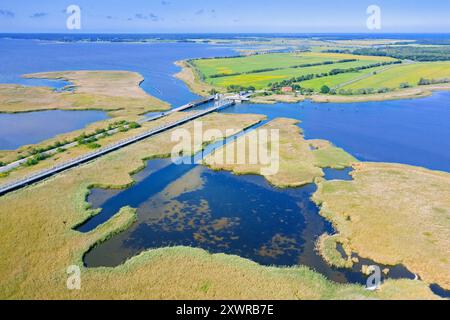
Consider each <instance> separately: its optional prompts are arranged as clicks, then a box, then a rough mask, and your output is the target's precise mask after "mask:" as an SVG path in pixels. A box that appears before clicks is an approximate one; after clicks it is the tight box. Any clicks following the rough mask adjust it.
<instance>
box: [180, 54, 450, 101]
mask: <svg viewBox="0 0 450 320" xmlns="http://www.w3.org/2000/svg"><path fill="white" fill-rule="evenodd" d="M188 66H190V67H191V68H192V69H193V72H194V73H195V74H196V75H197V76H196V82H198V83H202V84H204V85H205V86H209V88H214V89H215V90H216V91H219V92H224V91H227V90H228V91H237V90H239V89H240V88H242V89H246V88H248V89H255V90H266V91H267V90H268V91H270V92H272V94H278V95H279V94H280V89H281V87H283V86H292V87H293V88H294V89H295V90H296V91H299V93H301V94H303V95H305V94H306V95H311V94H315V96H314V97H313V99H314V100H317V99H319V98H320V96H319V95H318V94H319V93H320V94H322V95H323V94H324V93H328V92H327V91H325V92H321V91H322V90H321V89H322V88H323V87H324V86H326V87H328V88H329V94H328V95H331V96H335V97H334V98H332V97H330V98H329V99H331V100H337V99H340V97H339V96H347V97H348V96H355V95H357V96H358V97H357V96H355V97H354V99H357V100H358V101H359V100H360V97H359V96H366V97H367V99H369V97H368V95H372V96H373V98H374V99H375V98H377V96H375V95H374V94H378V95H379V96H380V98H381V95H383V98H382V100H385V99H386V98H390V97H392V98H395V97H396V96H398V95H399V94H400V93H401V92H403V91H405V93H406V94H407V93H408V92H409V91H408V90H406V89H407V88H417V90H419V91H420V92H417V90H415V91H413V90H410V92H411V94H413V95H415V96H424V95H427V94H429V92H431V91H432V90H433V88H434V86H424V85H438V84H440V86H439V88H440V89H442V87H446V84H447V83H448V82H449V79H450V62H446V61H442V62H441V61H436V62H414V61H409V60H404V61H402V60H398V59H396V58H392V57H386V56H367V55H356V54H350V53H345V52H336V53H335V52H317V51H311V52H291V53H266V54H255V55H249V56H239V57H229V58H213V59H198V60H190V61H189V64H188ZM421 80H422V81H421ZM419 82H421V83H420V85H419ZM422 82H423V83H422ZM400 89H404V90H402V91H400ZM327 90H328V89H327ZM407 95H408V94H407ZM348 99H350V100H352V101H353V99H351V98H348ZM319 100H324V99H319ZM325 100H328V99H325Z"/></svg>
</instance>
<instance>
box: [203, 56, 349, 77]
mask: <svg viewBox="0 0 450 320" xmlns="http://www.w3.org/2000/svg"><path fill="white" fill-rule="evenodd" d="M355 61H358V59H342V60H338V61H323V62H316V63H304V64H299V65H293V66H290V67H287V68H283V67H279V68H264V69H256V70H251V71H245V72H233V73H217V74H213V75H210V76H209V78H212V79H213V78H222V77H231V76H240V75H243V74H253V73H262V72H270V71H277V70H283V69H298V68H309V67H317V66H323V65H330V64H337V63H345V62H355Z"/></svg>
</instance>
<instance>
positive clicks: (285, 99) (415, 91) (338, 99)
mask: <svg viewBox="0 0 450 320" xmlns="http://www.w3.org/2000/svg"><path fill="white" fill-rule="evenodd" d="M175 64H176V65H177V66H178V67H180V68H181V69H182V70H181V71H180V72H179V73H177V74H175V77H176V78H177V79H179V80H181V81H183V82H184V83H185V84H186V85H187V86H188V87H189V89H191V90H192V91H193V92H194V93H196V94H199V95H201V96H206V95H208V93H207V92H206V91H204V88H208V89H210V90H212V89H215V90H216V91H218V92H220V93H222V92H224V91H225V89H224V88H220V87H215V86H213V85H210V84H208V83H205V82H204V81H202V80H200V79H199V76H198V74H197V71H196V70H195V69H194V68H192V66H190V65H189V63H188V60H179V61H176V62H175ZM438 91H450V84H437V85H426V86H416V87H413V88H407V89H399V90H395V91H391V92H388V93H380V94H368V95H353V96H345V95H322V94H313V95H310V96H305V95H298V96H294V95H292V94H284V95H279V94H271V95H267V96H258V97H255V98H251V100H250V102H251V103H261V104H276V103H298V102H302V101H305V100H310V101H312V102H315V103H355V102H376V101H392V100H408V99H418V98H425V97H429V96H431V95H432V94H433V93H434V92H438Z"/></svg>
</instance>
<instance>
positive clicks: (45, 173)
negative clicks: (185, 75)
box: [0, 96, 235, 196]
mask: <svg viewBox="0 0 450 320" xmlns="http://www.w3.org/2000/svg"><path fill="white" fill-rule="evenodd" d="M213 100H215V97H214V96H210V97H207V98H204V99H200V100H197V101H193V102H191V103H188V104H186V105H183V106H181V107H178V108H175V109H171V110H170V111H167V112H162V113H160V114H157V115H154V116H152V117H149V118H144V119H142V120H140V123H141V124H142V123H144V122H148V121H154V120H157V119H160V118H163V117H166V116H168V115H170V114H172V113H175V112H179V111H184V110H187V109H190V108H194V107H196V106H199V105H201V104H205V103H208V102H211V101H213ZM234 104H235V102H234V100H228V99H226V100H218V101H216V102H215V104H214V106H213V107H210V108H207V109H205V110H201V111H198V112H195V113H193V114H190V115H188V116H187V117H185V118H183V119H181V120H178V121H174V122H171V123H168V124H165V125H163V126H160V127H157V128H153V129H151V130H148V131H146V132H143V133H140V134H138V135H136V136H133V137H130V138H127V139H124V140H121V141H118V142H116V143H114V144H111V145H108V146H106V147H104V148H101V149H98V150H96V151H93V152H90V153H87V154H85V155H82V156H80V157H77V158H74V159H71V160H69V161H67V162H64V163H61V164H59V165H57V166H54V167H52V168H49V169H45V170H42V171H39V172H36V173H34V174H32V175H30V176H27V177H24V178H22V179H19V180H16V181H12V182H9V183H7V184H4V185H0V196H1V195H4V194H6V193H9V192H11V191H14V190H18V189H21V188H23V187H25V186H27V185H30V184H33V183H35V182H38V181H41V180H43V179H46V178H48V177H51V176H53V175H55V174H57V173H60V172H62V171H65V170H68V169H70V168H73V167H76V166H79V165H81V164H83V163H86V162H89V161H91V160H94V159H96V158H99V157H101V156H103V155H106V154H108V153H111V152H113V151H116V150H119V149H121V148H124V147H126V146H129V145H131V144H133V143H136V142H138V141H141V140H144V139H146V138H149V137H152V136H154V135H157V134H159V133H162V132H165V131H167V130H170V129H173V128H175V127H177V126H179V125H182V124H185V123H187V122H189V121H192V120H195V119H197V118H200V117H203V116H205V115H207V114H209V113H213V112H216V111H220V110H222V109H225V108H227V107H229V106H232V105H234ZM75 144H76V142H75ZM50 151H51V150H50ZM50 151H49V152H50ZM24 161H26V159H22V160H20V161H17V162H15V163H13V164H10V165H8V166H5V167H8V170H11V169H12V168H14V167H18V166H20V165H21V164H22V163H23V162H24ZM12 165H14V167H13V166H12ZM5 167H3V168H1V169H3V170H4V171H5Z"/></svg>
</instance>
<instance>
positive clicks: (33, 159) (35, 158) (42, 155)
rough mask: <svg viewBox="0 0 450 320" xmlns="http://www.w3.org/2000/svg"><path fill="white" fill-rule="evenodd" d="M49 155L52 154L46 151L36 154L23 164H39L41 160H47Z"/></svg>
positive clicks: (29, 165)
mask: <svg viewBox="0 0 450 320" xmlns="http://www.w3.org/2000/svg"><path fill="white" fill-rule="evenodd" d="M49 157H50V156H49V155H47V154H45V153H38V154H36V155H34V156H33V157H31V158H28V159H27V161H25V163H24V164H23V166H25V167H31V166H34V165H37V164H38V163H39V162H41V161H42V160H45V159H47V158H49Z"/></svg>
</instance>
